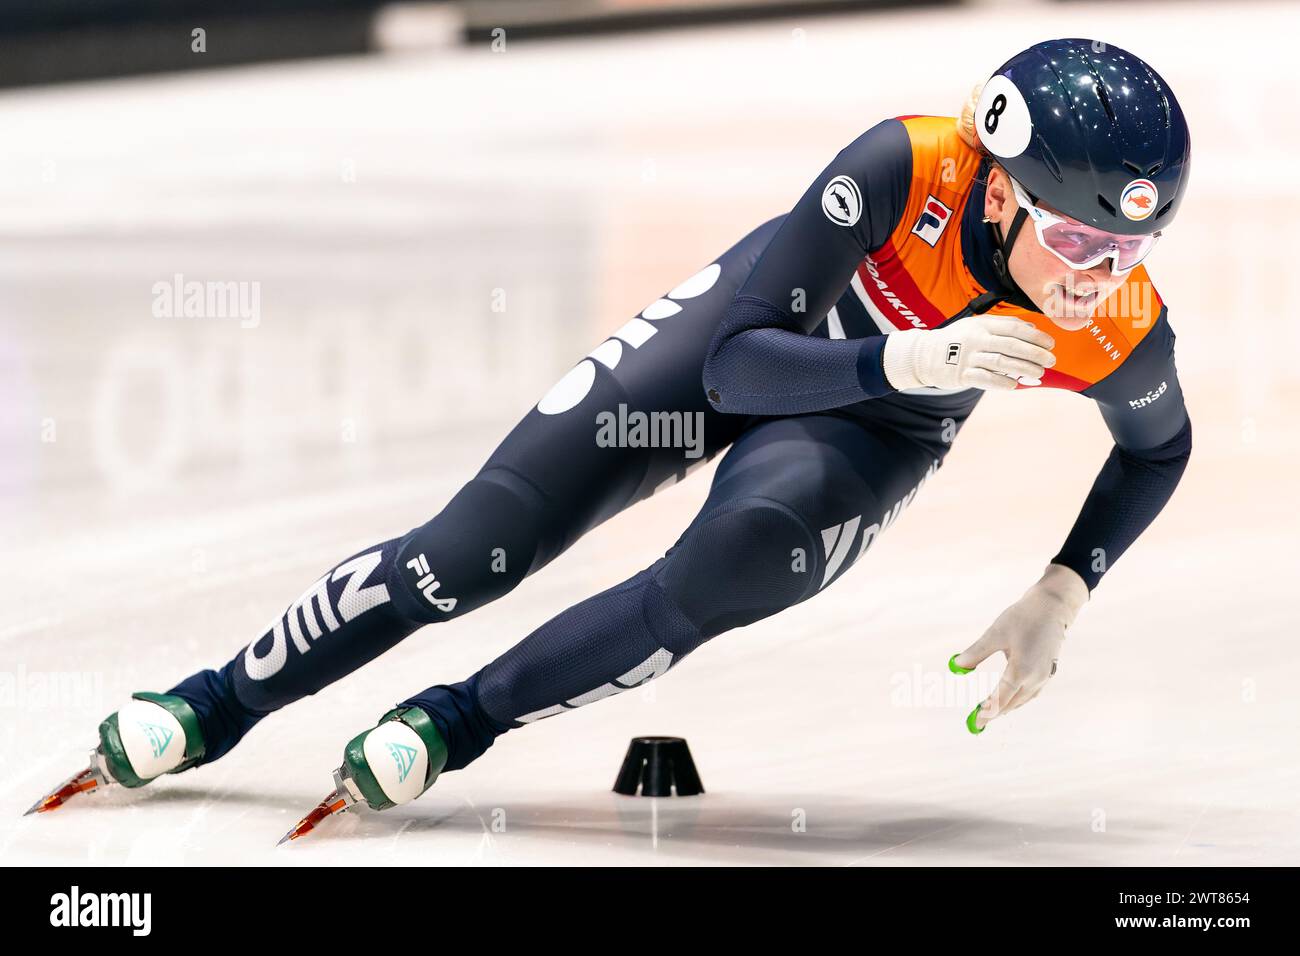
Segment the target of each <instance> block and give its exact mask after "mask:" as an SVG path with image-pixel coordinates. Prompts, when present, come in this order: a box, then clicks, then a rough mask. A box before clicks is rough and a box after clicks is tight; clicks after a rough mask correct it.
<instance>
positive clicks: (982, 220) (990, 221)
mask: <svg viewBox="0 0 1300 956" xmlns="http://www.w3.org/2000/svg"><path fill="white" fill-rule="evenodd" d="M980 222H987V223H990V224H991V223H993V222H994V220H992V219H990V218H989V217H988V216H985V217H984V218H983V219H981V220H980Z"/></svg>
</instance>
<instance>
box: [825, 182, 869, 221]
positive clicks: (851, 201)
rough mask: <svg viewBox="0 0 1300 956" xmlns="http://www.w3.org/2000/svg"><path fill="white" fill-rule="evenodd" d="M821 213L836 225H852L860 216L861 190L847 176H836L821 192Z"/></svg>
mask: <svg viewBox="0 0 1300 956" xmlns="http://www.w3.org/2000/svg"><path fill="white" fill-rule="evenodd" d="M822 212H824V213H826V218H827V219H829V220H830V221H831V222H833V223H835V224H836V225H839V226H851V225H853V224H854V223H856V222H857V221H858V217H860V216H861V215H862V190H860V189H858V184H857V183H855V182H854V181H853V180H852V179H850V178H849V177H848V176H836V177H835V178H834V179H832V180H831V181H830V182H828V183H827V184H826V188H825V189H824V190H823V191H822Z"/></svg>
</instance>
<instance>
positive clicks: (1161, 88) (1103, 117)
mask: <svg viewBox="0 0 1300 956" xmlns="http://www.w3.org/2000/svg"><path fill="white" fill-rule="evenodd" d="M975 130H976V133H977V135H978V136H979V139H980V142H981V144H982V145H983V146H984V148H985V149H987V150H988V151H989V152H990V153H991V154H992V155H993V157H994V158H995V159H996V160H997V161H998V162H999V163H1000V164H1001V165H1002V166H1003V167H1004V168H1005V169H1006V170H1007V172H1008V173H1010V174H1011V176H1012V178H1013V179H1015V180H1016V181H1018V182H1019V183H1020V184H1021V185H1022V186H1023V187H1024V188H1025V190H1026V191H1027V192H1028V193H1029V194H1030V196H1031V198H1033V199H1034V200H1035V201H1038V202H1041V203H1043V204H1046V205H1049V206H1052V207H1055V209H1056V210H1057V211H1058V212H1062V213H1064V214H1065V215H1067V216H1070V217H1071V218H1073V219H1077V220H1079V221H1080V222H1084V223H1087V224H1089V225H1091V226H1095V227H1097V228H1098V229H1104V230H1106V231H1108V232H1115V233H1120V234H1122V235H1143V234H1147V233H1153V232H1157V231H1159V230H1161V229H1164V228H1165V227H1166V226H1168V225H1169V224H1170V223H1171V222H1173V219H1174V216H1175V215H1176V214H1177V212H1178V207H1179V205H1180V204H1181V202H1182V198H1183V193H1184V192H1186V188H1187V177H1188V173H1189V171H1190V168H1191V155H1192V141H1191V134H1190V132H1189V131H1188V129H1187V121H1186V120H1185V119H1184V118H1183V111H1182V108H1181V107H1180V106H1179V105H1178V100H1176V99H1175V98H1174V94H1173V91H1172V90H1171V89H1169V86H1168V84H1167V83H1165V81H1164V80H1163V79H1161V77H1160V75H1159V74H1158V73H1156V71H1155V70H1153V69H1151V67H1149V66H1147V64H1146V63H1144V62H1142V60H1140V59H1138V58H1137V57H1136V56H1134V55H1133V54H1132V53H1129V52H1127V51H1125V50H1121V49H1120V48H1119V47H1116V46H1111V45H1110V44H1108V43H1101V42H1099V41H1095V40H1079V39H1074V40H1048V41H1046V42H1044V43H1038V44H1035V45H1034V46H1032V47H1030V48H1029V49H1028V50H1025V51H1024V52H1022V53H1018V54H1016V55H1015V56H1013V57H1012V58H1011V59H1010V60H1008V61H1007V62H1006V63H1004V64H1003V65H1002V66H1000V67H999V68H998V70H997V72H996V73H994V74H993V76H992V77H991V78H990V79H989V81H988V82H987V83H986V84H985V85H984V89H983V91H982V92H981V94H980V99H979V103H978V105H977V107H976V111H975Z"/></svg>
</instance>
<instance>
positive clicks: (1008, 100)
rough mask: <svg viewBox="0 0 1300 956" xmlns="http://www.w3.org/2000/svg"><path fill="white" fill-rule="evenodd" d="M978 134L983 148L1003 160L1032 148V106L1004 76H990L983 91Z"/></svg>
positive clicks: (978, 106)
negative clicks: (1030, 114)
mask: <svg viewBox="0 0 1300 956" xmlns="http://www.w3.org/2000/svg"><path fill="white" fill-rule="evenodd" d="M975 132H976V134H977V135H978V136H979V138H980V142H981V143H983V144H984V147H985V148H986V149H987V150H988V151H989V152H990V153H992V154H993V155H994V156H997V157H999V158H1001V159H1012V158H1014V157H1016V156H1019V155H1020V154H1021V153H1023V152H1024V151H1025V150H1026V149H1027V148H1028V147H1029V140H1030V137H1031V136H1032V135H1033V132H1034V123H1033V120H1031V119H1030V118H1029V104H1028V103H1026V102H1025V98H1024V97H1023V96H1021V95H1020V90H1019V89H1017V88H1016V84H1014V83H1012V82H1011V81H1010V80H1009V79H1007V78H1006V77H1005V76H1003V75H1002V74H1001V73H999V74H998V75H997V76H994V77H991V78H990V79H989V81H988V82H987V83H985V84H984V89H982V90H981V91H980V99H979V103H977V104H976V106H975Z"/></svg>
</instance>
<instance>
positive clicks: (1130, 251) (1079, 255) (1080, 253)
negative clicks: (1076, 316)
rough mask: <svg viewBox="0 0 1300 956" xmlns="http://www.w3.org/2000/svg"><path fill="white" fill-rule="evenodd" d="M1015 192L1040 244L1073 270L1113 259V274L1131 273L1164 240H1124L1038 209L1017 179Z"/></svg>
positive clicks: (1149, 237)
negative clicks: (1157, 242) (1032, 224)
mask: <svg viewBox="0 0 1300 956" xmlns="http://www.w3.org/2000/svg"><path fill="white" fill-rule="evenodd" d="M1008 178H1010V177H1008ZM1011 188H1012V190H1013V191H1014V192H1015V194H1016V202H1018V203H1019V204H1020V208H1021V209H1023V210H1025V212H1027V213H1029V218H1030V219H1031V220H1032V221H1033V223H1034V232H1035V233H1036V234H1037V235H1038V241H1039V243H1040V244H1041V245H1042V246H1043V248H1044V249H1046V250H1047V251H1048V252H1051V253H1053V254H1054V255H1055V256H1056V257H1057V258H1058V259H1060V260H1061V261H1062V262H1064V263H1065V264H1066V265H1067V266H1069V267H1070V268H1072V269H1091V268H1092V267H1093V266H1096V265H1098V264H1100V263H1101V262H1103V261H1104V260H1105V259H1107V258H1110V259H1113V260H1114V261H1113V263H1112V265H1111V271H1112V272H1117V273H1118V272H1128V271H1129V270H1130V269H1132V268H1133V267H1134V266H1136V265H1137V264H1138V263H1139V262H1141V261H1142V260H1143V259H1145V258H1146V257H1147V256H1148V255H1149V254H1150V252H1151V250H1152V249H1154V248H1155V244H1156V240H1157V239H1159V238H1160V233H1158V232H1153V233H1150V234H1149V235H1145V236H1122V235H1120V234H1119V233H1114V232H1106V231H1104V230H1102V229H1097V228H1096V227H1094V226H1089V225H1087V224H1085V223H1082V222H1077V221H1076V220H1074V219H1070V218H1068V217H1066V216H1061V215H1059V214H1057V213H1054V212H1048V211H1047V210H1046V209H1042V208H1040V207H1038V206H1035V205H1034V203H1033V201H1032V200H1031V199H1030V198H1029V194H1028V193H1026V192H1025V190H1024V187H1022V186H1021V185H1020V183H1018V182H1016V181H1015V180H1014V179H1012V180H1011Z"/></svg>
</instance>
